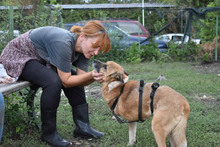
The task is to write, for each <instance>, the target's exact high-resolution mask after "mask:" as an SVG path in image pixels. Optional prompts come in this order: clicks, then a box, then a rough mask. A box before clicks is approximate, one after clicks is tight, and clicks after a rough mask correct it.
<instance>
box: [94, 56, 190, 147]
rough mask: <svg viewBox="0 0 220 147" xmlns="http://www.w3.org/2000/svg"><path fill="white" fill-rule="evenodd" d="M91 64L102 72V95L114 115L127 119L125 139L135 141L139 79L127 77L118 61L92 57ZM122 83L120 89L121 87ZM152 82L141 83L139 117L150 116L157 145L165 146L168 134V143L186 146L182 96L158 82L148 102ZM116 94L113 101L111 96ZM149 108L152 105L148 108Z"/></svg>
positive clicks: (187, 110)
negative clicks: (152, 97)
mask: <svg viewBox="0 0 220 147" xmlns="http://www.w3.org/2000/svg"><path fill="white" fill-rule="evenodd" d="M92 64H93V68H94V69H95V70H96V71H97V72H101V73H103V74H104V79H103V80H104V82H102V95H103V98H104V99H105V101H106V103H107V105H108V106H109V107H110V108H112V106H113V105H115V107H114V109H113V110H112V111H113V112H114V114H115V116H121V117H123V118H124V119H126V120H128V121H129V143H128V146H130V145H133V144H134V143H135V142H136V126H137V122H136V121H138V120H139V116H138V115H140V114H139V111H138V108H139V106H138V105H139V87H140V86H139V85H140V82H139V81H134V80H131V81H128V74H127V73H126V72H125V70H124V69H123V67H122V66H120V65H119V64H117V63H115V62H113V61H108V62H106V63H103V62H101V61H99V60H94V62H93V63H92ZM122 87H123V92H122V93H120V92H121V89H122ZM151 92H152V83H147V84H144V86H143V94H142V111H141V112H142V113H141V118H142V119H143V120H146V119H147V118H149V117H151V116H152V117H153V118H152V131H153V133H154V137H155V140H156V142H157V145H158V146H159V147H166V137H167V136H168V138H169V141H170V144H171V146H172V147H186V146H187V140H186V134H185V130H186V127H187V120H188V118H189V113H190V106H189V103H188V102H187V100H186V98H185V97H184V96H183V95H181V94H180V93H178V92H176V91H175V90H173V89H172V88H170V87H168V86H159V87H158V88H157V90H156V91H155V93H154V99H153V103H152V105H151V98H150V95H151ZM117 98H118V101H117V103H115V100H116V99H117ZM151 109H153V110H152V111H151Z"/></svg>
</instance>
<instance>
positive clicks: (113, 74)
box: [92, 60, 128, 83]
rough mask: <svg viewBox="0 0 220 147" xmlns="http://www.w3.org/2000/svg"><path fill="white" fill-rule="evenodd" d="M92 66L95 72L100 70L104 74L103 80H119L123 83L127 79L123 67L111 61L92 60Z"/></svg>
mask: <svg viewBox="0 0 220 147" xmlns="http://www.w3.org/2000/svg"><path fill="white" fill-rule="evenodd" d="M92 66H93V68H94V69H95V70H96V71H97V72H101V73H103V74H104V76H105V78H104V81H105V82H107V81H120V82H123V83H125V82H127V81H128V73H127V72H125V70H124V69H123V67H121V66H120V65H119V64H117V63H115V62H113V61H108V62H106V63H103V62H101V61H99V60H94V62H93V63H92Z"/></svg>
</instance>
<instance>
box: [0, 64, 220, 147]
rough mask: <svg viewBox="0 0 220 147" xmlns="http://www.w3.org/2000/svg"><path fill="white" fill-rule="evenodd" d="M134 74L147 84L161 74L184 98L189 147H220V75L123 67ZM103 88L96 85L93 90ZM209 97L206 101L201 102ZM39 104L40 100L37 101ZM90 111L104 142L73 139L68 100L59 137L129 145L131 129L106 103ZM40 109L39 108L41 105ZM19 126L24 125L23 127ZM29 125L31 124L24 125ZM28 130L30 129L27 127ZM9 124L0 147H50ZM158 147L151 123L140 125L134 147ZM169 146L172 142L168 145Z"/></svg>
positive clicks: (186, 67)
mask: <svg viewBox="0 0 220 147" xmlns="http://www.w3.org/2000/svg"><path fill="white" fill-rule="evenodd" d="M121 65H122V66H123V67H124V69H125V70H126V71H127V72H128V73H129V74H130V75H129V77H130V80H140V79H143V80H144V81H145V82H146V83H147V82H155V81H156V79H157V77H158V76H159V75H160V74H163V75H164V76H165V77H166V78H167V81H161V82H160V85H168V86H170V87H172V88H173V89H175V90H176V91H178V92H180V93H181V94H183V95H184V96H185V97H186V98H187V100H188V102H189V104H190V108H191V113H190V117H189V120H188V125H187V129H186V135H187V141H188V146H189V147H217V146H220V103H219V101H220V77H219V76H217V74H202V73H198V72H197V71H195V70H194V69H193V68H192V63H164V64H158V63H140V64H121ZM97 85H99V86H100V84H98V83H94V84H92V85H91V86H97ZM204 95H205V96H206V99H201V98H203V97H205V96H204ZM37 99H38V102H39V97H38V98H37ZM87 102H88V103H89V108H90V111H91V112H90V122H91V125H92V126H93V128H95V129H97V130H99V131H101V132H104V133H105V135H104V137H102V138H101V139H100V140H80V139H76V138H74V137H73V128H74V123H73V120H72V114H71V107H70V106H69V105H68V101H67V99H66V98H62V100H61V103H60V107H59V109H58V122H57V124H58V132H59V134H60V135H61V136H62V137H63V138H65V139H67V140H68V141H72V142H73V143H74V144H79V145H78V146H80V147H110V146H114V147H124V146H126V145H127V143H128V125H127V124H119V123H118V122H117V121H115V120H112V119H111V117H112V114H111V111H110V109H109V108H108V107H107V105H106V103H105V101H104V100H103V99H102V98H101V97H91V96H90V97H88V98H87ZM38 105H39V104H38ZM19 125H22V123H20V124H19ZM23 125H27V124H23ZM26 127H27V126H26ZM9 128H10V127H9V126H8V123H7V120H5V128H4V132H3V138H2V145H0V146H5V147H6V146H7V147H10V146H19V147H30V146H42V147H48V145H46V144H45V143H44V142H42V141H40V139H39V138H40V132H39V131H38V129H37V128H34V127H31V129H28V131H27V129H25V130H21V131H20V132H18V133H19V135H18V136H19V137H16V136H15V137H13V136H12V134H16V133H15V132H14V130H10V129H9ZM146 146H147V147H154V146H155V147H156V146H157V145H156V142H155V139H154V136H153V133H152V131H151V119H149V120H146V121H145V122H144V123H138V127H137V143H136V144H135V145H134V147H146ZM167 146H170V145H169V142H168V141H167Z"/></svg>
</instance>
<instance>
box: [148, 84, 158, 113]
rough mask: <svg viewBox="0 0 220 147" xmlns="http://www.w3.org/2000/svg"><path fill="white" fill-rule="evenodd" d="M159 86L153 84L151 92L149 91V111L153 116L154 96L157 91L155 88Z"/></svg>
mask: <svg viewBox="0 0 220 147" xmlns="http://www.w3.org/2000/svg"><path fill="white" fill-rule="evenodd" d="M159 86H160V84H159V83H153V84H152V85H151V88H152V91H151V94H150V99H151V102H150V110H151V113H152V114H153V113H154V95H155V92H156V90H157V88H158V87H159Z"/></svg>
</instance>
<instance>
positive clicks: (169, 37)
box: [155, 33, 201, 44]
mask: <svg viewBox="0 0 220 147" xmlns="http://www.w3.org/2000/svg"><path fill="white" fill-rule="evenodd" d="M183 36H184V34H180V33H176V34H174V33H172V34H164V35H160V36H156V37H155V38H156V39H158V40H163V41H165V42H166V43H168V42H170V41H173V42H174V43H177V44H181V43H182V39H183ZM192 41H193V42H195V43H196V44H200V43H201V40H200V39H192ZM187 42H189V36H188V35H186V37H185V39H184V43H187Z"/></svg>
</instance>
